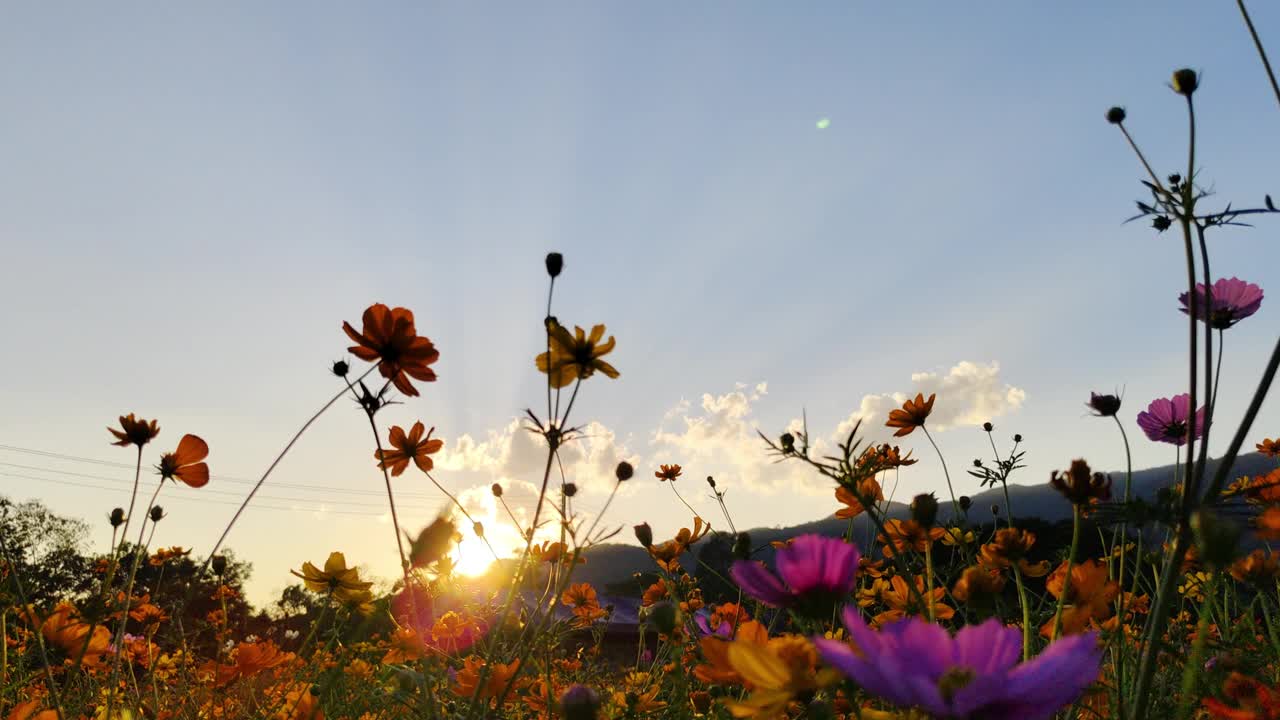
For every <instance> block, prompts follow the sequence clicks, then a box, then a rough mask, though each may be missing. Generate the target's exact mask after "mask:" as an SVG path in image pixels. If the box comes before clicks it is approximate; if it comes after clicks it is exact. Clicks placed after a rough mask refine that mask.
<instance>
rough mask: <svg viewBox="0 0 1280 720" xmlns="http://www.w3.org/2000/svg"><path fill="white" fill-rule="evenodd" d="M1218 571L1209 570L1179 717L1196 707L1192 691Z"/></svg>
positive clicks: (1207, 634)
mask: <svg viewBox="0 0 1280 720" xmlns="http://www.w3.org/2000/svg"><path fill="white" fill-rule="evenodd" d="M1218 574H1219V573H1218V572H1217V571H1214V570H1210V571H1209V581H1208V583H1207V587H1206V588H1204V600H1203V601H1201V603H1200V618H1199V620H1197V621H1196V637H1195V640H1194V641H1192V643H1191V655H1189V656H1188V657H1187V664H1186V666H1184V667H1183V668H1182V694H1181V698H1182V702H1181V703H1180V705H1179V707H1178V717H1179V718H1182V719H1184V720H1185V718H1189V717H1191V711H1192V708H1193V707H1194V705H1195V703H1194V698H1193V697H1192V692H1193V691H1194V690H1195V687H1196V678H1197V677H1199V676H1200V670H1201V668H1200V658H1201V657H1202V656H1203V655H1204V646H1205V644H1206V643H1207V642H1208V637H1209V606H1210V605H1211V604H1212V603H1213V593H1214V591H1215V590H1216V588H1217V584H1218Z"/></svg>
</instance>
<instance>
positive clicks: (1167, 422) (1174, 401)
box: [1138, 393, 1204, 447]
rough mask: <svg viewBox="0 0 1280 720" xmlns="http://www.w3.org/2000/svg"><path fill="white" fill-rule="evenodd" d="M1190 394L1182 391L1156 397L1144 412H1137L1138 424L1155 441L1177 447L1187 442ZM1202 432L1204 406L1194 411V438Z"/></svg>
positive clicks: (1198, 437) (1197, 437) (1198, 436)
mask: <svg viewBox="0 0 1280 720" xmlns="http://www.w3.org/2000/svg"><path fill="white" fill-rule="evenodd" d="M1190 412H1191V396H1190V395H1188V394H1186V393H1182V394H1181V395H1174V396H1173V397H1171V398H1156V399H1155V400H1152V401H1151V404H1150V405H1148V406H1147V409H1146V410H1145V411H1144V412H1140V413H1138V426H1139V427H1141V428H1142V432H1144V433H1146V434H1147V437H1148V438H1149V439H1151V440H1154V441H1156V442H1163V443H1169V444H1171V445H1177V446H1179V447H1181V446H1183V445H1186V444H1187V423H1188V422H1189V421H1190ZM1203 434H1204V408H1203V407H1202V408H1200V409H1199V410H1197V411H1196V439H1197V440H1199V439H1200V436H1201V435H1203Z"/></svg>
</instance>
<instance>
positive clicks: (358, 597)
mask: <svg viewBox="0 0 1280 720" xmlns="http://www.w3.org/2000/svg"><path fill="white" fill-rule="evenodd" d="M289 572H291V573H293V574H294V575H295V576H297V577H300V578H302V582H303V584H304V585H306V586H307V589H308V590H311V591H312V592H318V593H322V594H327V595H332V596H333V597H334V599H336V600H338V601H339V602H343V603H354V604H356V605H360V604H361V603H362V602H363V601H365V600H366V596H367V595H368V591H369V588H371V587H373V583H371V582H361V581H360V571H359V570H356V569H355V568H348V567H347V558H346V557H345V556H343V554H342V553H340V552H335V553H330V554H329V559H328V560H326V561H325V563H324V570H323V571H322V570H320V569H318V568H317V567H316V566H315V565H312V564H311V563H309V562H307V563H303V564H302V572H298V571H296V570H290V571H289Z"/></svg>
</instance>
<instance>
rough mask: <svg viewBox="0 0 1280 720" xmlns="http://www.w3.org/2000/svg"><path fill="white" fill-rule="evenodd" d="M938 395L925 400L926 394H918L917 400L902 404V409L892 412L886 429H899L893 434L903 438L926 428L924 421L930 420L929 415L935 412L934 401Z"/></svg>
mask: <svg viewBox="0 0 1280 720" xmlns="http://www.w3.org/2000/svg"><path fill="white" fill-rule="evenodd" d="M936 397H937V395H936V394H931V395H929V399H928V400H925V399H924V393H916V399H915V400H907V401H906V402H904V403H903V404H902V408H901V409H900V410H899V409H895V410H890V411H889V420H888V421H887V422H885V424H884V425H885V427H891V428H898V431H897V432H895V433H894V434H893V436H894V437H902V436H903V435H910V434H911V433H912V432H913V431H914V430H915V429H916V428H918V427H924V421H925V420H926V419H928V417H929V413H931V412H933V400H934V398H936Z"/></svg>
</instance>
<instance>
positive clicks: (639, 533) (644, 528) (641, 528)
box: [635, 522, 653, 547]
mask: <svg viewBox="0 0 1280 720" xmlns="http://www.w3.org/2000/svg"><path fill="white" fill-rule="evenodd" d="M635 531H636V539H637V540H639V541H640V544H641V545H643V546H644V547H652V546H653V528H651V527H649V523H647V522H646V523H640V524H639V525H636V526H635Z"/></svg>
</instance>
